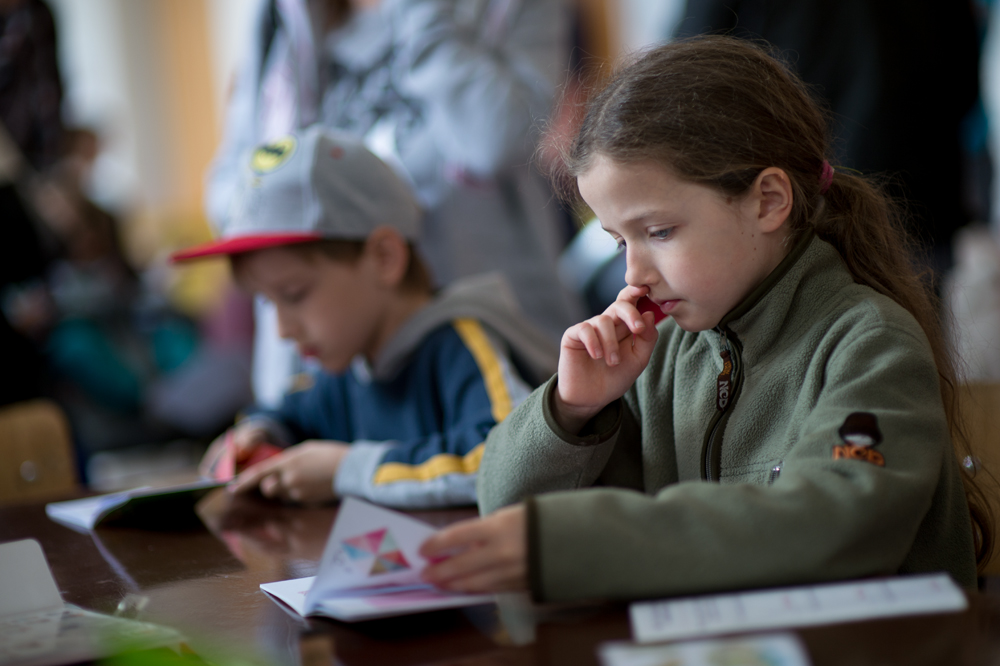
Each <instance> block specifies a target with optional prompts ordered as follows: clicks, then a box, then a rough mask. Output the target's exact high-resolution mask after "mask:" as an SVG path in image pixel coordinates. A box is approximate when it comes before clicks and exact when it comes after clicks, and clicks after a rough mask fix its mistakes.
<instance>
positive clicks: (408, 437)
mask: <svg viewBox="0 0 1000 666" xmlns="http://www.w3.org/2000/svg"><path fill="white" fill-rule="evenodd" d="M243 176H244V177H243V182H242V188H241V191H240V195H239V196H238V198H237V202H238V203H237V209H236V210H235V211H234V213H233V223H232V224H231V225H230V226H229V227H227V229H226V233H225V236H224V237H223V238H221V239H219V240H218V241H216V242H214V243H209V244H207V245H205V246H201V247H196V248H191V249H189V250H186V251H183V252H180V253H177V254H176V255H175V260H178V261H182V260H187V259H193V258H196V257H201V256H208V255H217V254H225V255H228V256H229V257H230V259H231V262H232V266H233V272H234V275H235V277H236V280H237V282H238V283H239V284H240V285H241V286H243V287H245V288H247V289H248V290H250V291H252V292H254V293H258V294H261V295H263V296H265V297H266V298H268V299H269V300H270V301H272V302H273V304H274V305H275V307H276V309H277V313H278V322H279V329H280V330H279V333H280V334H281V336H282V337H284V338H288V339H291V340H293V341H295V343H296V344H297V345H298V347H299V351H300V352H301V353H302V355H303V356H306V357H312V358H315V359H316V360H317V361H318V362H319V364H320V365H321V366H322V368H323V371H322V372H319V373H316V374H315V376H314V377H313V378H312V384H311V385H310V386H307V387H304V388H301V389H300V390H297V391H293V392H291V393H289V394H288V395H286V397H285V399H284V402H283V404H282V405H281V407H280V408H279V409H278V410H276V411H271V412H258V413H255V414H252V415H251V416H250V417H248V418H246V419H244V420H243V421H241V423H240V424H238V425H237V426H236V427H235V428H234V429H232V430H231V431H230V432H229V433H227V435H224V436H223V437H220V438H219V440H217V441H216V442H215V443H213V445H212V447H211V448H210V449H209V452H208V453H207V454H206V458H205V461H203V468H208V467H211V465H212V463H214V462H215V460H216V459H217V458H218V457H219V456H220V455H221V454H222V453H223V452H224V451H225V450H226V449H227V448H230V449H233V448H235V449H237V450H238V451H239V455H241V456H244V457H245V456H246V455H248V454H249V453H250V452H251V451H252V450H253V449H255V448H256V447H258V446H261V445H262V444H264V443H271V444H277V445H279V446H282V447H288V448H286V449H285V450H284V451H283V452H282V453H280V454H278V455H276V456H274V457H272V458H270V459H267V460H265V461H263V462H260V463H258V464H256V465H253V466H251V467H249V468H248V469H246V470H245V471H243V473H242V474H240V475H239V477H237V479H236V480H235V482H234V484H232V485H231V486H230V488H231V489H232V490H233V491H235V492H241V491H245V490H249V489H252V488H255V487H259V488H260V490H261V492H262V493H264V494H265V495H267V496H269V497H278V498H282V499H285V500H290V501H296V502H307V503H313V502H322V501H327V500H331V499H333V498H334V497H337V496H343V495H354V496H359V497H363V498H366V499H369V500H371V501H374V502H379V503H382V504H386V505H390V506H398V507H407V508H424V507H437V506H447V505H458V504H472V503H475V476H476V472H477V470H478V467H479V460H480V457H481V455H482V450H483V444H482V442H483V441H484V440H485V438H486V434H487V433H488V432H489V430H490V428H492V427H493V425H495V424H496V423H498V422H499V421H501V420H502V419H503V418H504V417H505V416H506V415H507V413H509V411H510V410H511V409H512V408H513V407H514V406H516V405H517V404H518V403H520V402H521V400H522V399H524V397H526V396H527V394H528V392H529V391H530V385H529V383H528V382H531V383H537V382H538V381H540V380H542V379H544V378H545V377H546V376H547V375H548V374H551V372H552V371H553V369H554V367H555V362H556V350H555V349H554V347H553V346H552V345H551V344H550V343H549V341H548V339H547V338H546V337H545V336H544V335H543V334H541V333H539V332H537V331H536V330H534V329H533V328H532V327H531V326H530V325H529V324H528V323H527V322H526V321H525V319H524V316H523V315H522V314H521V312H520V310H519V308H518V307H517V304H516V303H515V302H514V299H513V297H512V296H511V291H510V289H509V288H508V287H507V286H506V284H505V283H504V281H503V278H502V277H500V276H498V275H485V276H478V277H474V278H468V279H466V280H461V281H458V282H456V283H453V285H452V286H451V287H450V288H448V289H447V290H445V291H444V292H442V293H441V294H438V295H435V294H432V291H431V284H432V282H431V279H430V276H429V275H428V274H427V271H426V270H425V269H424V268H423V264H422V263H421V261H420V259H419V257H418V256H417V255H416V253H415V252H414V250H413V242H414V241H415V240H416V239H417V237H418V233H419V225H420V211H419V208H418V206H417V204H416V202H415V200H414V198H413V196H412V194H411V193H410V191H409V189H408V187H407V186H406V185H405V184H404V183H403V182H402V181H401V180H400V179H399V178H398V177H397V176H396V175H395V173H394V172H393V171H392V170H391V169H390V168H389V167H388V166H386V164H385V163H383V162H382V161H381V160H379V159H378V158H377V157H375V156H374V155H372V154H371V153H370V152H368V150H366V149H365V148H364V146H363V144H362V143H361V142H360V141H359V140H357V139H355V138H353V137H350V136H348V135H344V134H341V133H338V132H333V131H331V130H325V129H322V128H320V127H314V128H311V129H308V130H305V131H304V132H303V133H302V134H298V135H294V136H288V137H284V138H282V139H279V140H278V141H276V142H274V143H272V144H268V145H266V146H261V147H259V148H257V149H256V150H255V151H254V152H253V154H252V156H251V158H250V160H249V161H248V164H247V169H246V172H245V173H244V174H243ZM522 377H523V379H522ZM525 379H527V380H528V382H526V381H525ZM289 445H293V446H289Z"/></svg>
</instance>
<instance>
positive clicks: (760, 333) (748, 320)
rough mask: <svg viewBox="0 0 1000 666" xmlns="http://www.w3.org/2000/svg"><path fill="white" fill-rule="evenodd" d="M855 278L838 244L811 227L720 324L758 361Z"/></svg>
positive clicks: (745, 354) (749, 360) (719, 328)
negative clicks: (813, 230)
mask: <svg viewBox="0 0 1000 666" xmlns="http://www.w3.org/2000/svg"><path fill="white" fill-rule="evenodd" d="M853 282H854V280H853V279H852V277H851V274H850V273H849V272H848V270H847V267H846V266H845V265H844V262H843V259H841V257H840V254H839V253H838V252H837V250H836V249H835V248H834V247H833V246H832V245H830V244H829V243H827V242H826V241H824V240H822V239H820V238H817V237H816V235H815V234H814V233H813V232H812V230H809V231H808V232H806V233H804V234H802V235H801V236H800V237H799V238H798V239H797V240H796V241H795V245H794V246H793V247H792V250H791V251H790V252H789V253H788V255H787V256H786V257H785V258H784V259H783V260H782V261H781V263H779V264H778V266H777V267H776V268H775V269H774V270H773V271H771V274H770V275H768V276H767V278H765V279H764V281H763V282H761V283H760V284H759V285H758V286H757V287H756V288H755V289H754V290H753V291H752V292H750V294H749V295H748V296H747V297H746V298H745V299H744V300H743V302H742V303H740V304H739V305H737V306H736V307H735V308H733V309H732V310H731V311H730V312H729V313H728V314H726V316H725V317H723V318H722V320H721V321H720V322H719V325H718V326H717V327H716V330H717V331H725V332H727V333H728V332H731V333H733V334H735V335H736V337H737V338H738V339H739V341H740V343H741V344H742V346H743V358H744V360H745V361H746V362H747V363H753V362H754V361H756V360H759V359H761V358H763V357H764V356H766V355H768V354H769V353H770V352H771V351H772V350H773V349H774V348H776V343H777V342H778V341H779V338H780V337H783V336H787V335H789V334H794V332H795V331H797V330H799V329H800V328H801V327H804V326H807V325H808V323H809V322H810V321H814V317H815V313H816V310H817V308H822V307H823V304H824V303H831V302H832V301H833V300H834V298H835V297H834V295H835V294H836V292H838V291H839V290H841V289H843V288H845V287H847V286H849V285H851V284H853Z"/></svg>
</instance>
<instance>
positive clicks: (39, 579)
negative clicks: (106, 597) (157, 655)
mask: <svg viewBox="0 0 1000 666" xmlns="http://www.w3.org/2000/svg"><path fill="white" fill-rule="evenodd" d="M183 640H184V638H183V636H181V634H179V633H177V632H176V631H174V630H173V629H170V628H168V627H162V626H159V625H155V624H149V623H146V622H136V621H135V620H126V619H124V618H118V617H112V616H110V615H102V614H100V613H94V612H92V611H88V610H84V609H83V608H79V607H77V606H73V605H71V604H66V603H63V600H62V597H61V596H60V594H59V590H58V588H57V587H56V583H55V580H54V579H53V578H52V572H51V571H50V570H49V566H48V563H47V562H46V561H45V555H44V554H43V553H42V548H41V546H40V545H39V544H38V542H37V541H35V540H33V539H27V540H24V541H12V542H8V543H0V666H14V665H15V664H16V665H17V666H56V665H57V664H77V663H81V662H87V661H93V660H96V659H100V658H102V657H107V656H111V655H113V654H116V653H118V652H122V651H125V650H149V649H153V648H160V647H167V648H173V649H175V650H178V649H179V648H180V646H181V644H182V642H183Z"/></svg>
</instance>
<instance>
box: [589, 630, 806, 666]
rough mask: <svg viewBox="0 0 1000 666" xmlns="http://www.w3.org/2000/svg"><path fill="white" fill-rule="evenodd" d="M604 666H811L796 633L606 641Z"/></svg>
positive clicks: (602, 652)
mask: <svg viewBox="0 0 1000 666" xmlns="http://www.w3.org/2000/svg"><path fill="white" fill-rule="evenodd" d="M597 655H598V657H599V658H600V660H601V666H726V665H730V664H731V665H732V666H756V665H759V666H810V664H811V663H812V662H810V661H809V655H808V654H807V653H806V650H805V648H804V647H803V646H802V643H801V642H800V641H799V639H798V638H797V637H796V636H795V634H788V633H781V634H761V635H758V636H740V637H738V638H714V639H709V640H701V641H684V642H680V643H671V644H669V645H636V644H635V643H625V642H619V641H616V642H613V643H604V644H602V645H601V646H600V647H599V648H598V649H597Z"/></svg>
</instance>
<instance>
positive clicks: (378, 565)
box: [261, 498, 492, 621]
mask: <svg viewBox="0 0 1000 666" xmlns="http://www.w3.org/2000/svg"><path fill="white" fill-rule="evenodd" d="M435 531H436V530H435V529H434V528H433V527H431V526H430V525H427V524H425V523H423V522H421V521H419V520H416V519H414V518H411V517H409V516H407V515H405V514H401V513H397V512H395V511H390V510H388V509H383V508H380V507H377V506H374V505H371V504H368V503H366V502H362V501H360V500H355V499H353V498H348V499H345V500H344V502H343V504H341V507H340V512H339V513H338V514H337V522H336V523H335V524H334V527H333V531H332V533H331V534H330V538H329V540H328V541H327V545H326V549H325V550H324V551H323V558H322V560H321V561H320V566H319V573H318V574H317V576H316V577H315V578H302V579H298V580H289V581H281V582H278V583H267V584H264V585H261V589H262V590H264V592H267V593H268V594H270V595H271V596H273V597H275V598H277V599H279V600H281V601H283V602H285V603H286V604H287V605H288V606H289V607H291V608H292V609H293V610H295V611H296V612H298V613H299V614H300V615H326V616H329V617H333V618H336V619H339V620H345V621H354V620H364V619H369V618H374V617H388V616H392V615H404V614H408V613H418V612H422V611H427V610H437V609H441V608H455V607H460V606H470V605H474V604H481V603H490V602H491V601H492V597H491V596H487V595H477V596H473V595H464V594H454V593H449V592H443V591H440V590H436V589H434V588H433V587H432V586H431V585H428V584H427V583H426V582H424V581H422V580H421V578H420V572H421V571H422V570H423V569H424V567H425V566H426V564H427V560H426V559H425V558H424V557H423V556H422V555H421V554H420V552H419V551H420V546H421V544H422V543H424V542H425V541H426V540H427V539H428V538H429V537H431V536H432V535H433V534H434V533H435Z"/></svg>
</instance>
